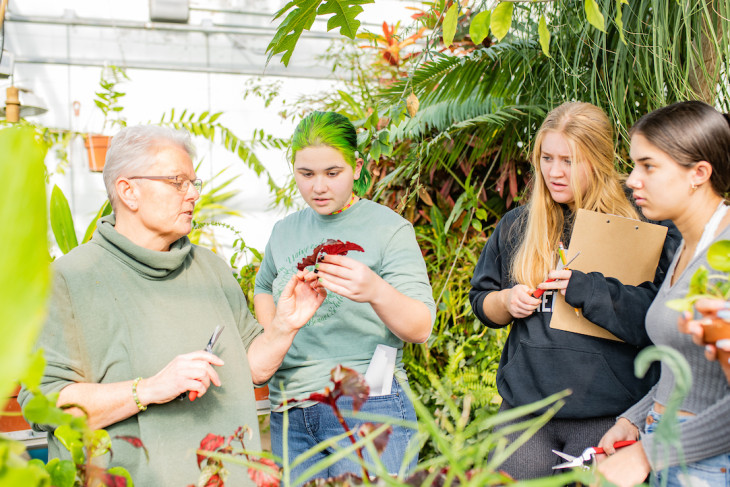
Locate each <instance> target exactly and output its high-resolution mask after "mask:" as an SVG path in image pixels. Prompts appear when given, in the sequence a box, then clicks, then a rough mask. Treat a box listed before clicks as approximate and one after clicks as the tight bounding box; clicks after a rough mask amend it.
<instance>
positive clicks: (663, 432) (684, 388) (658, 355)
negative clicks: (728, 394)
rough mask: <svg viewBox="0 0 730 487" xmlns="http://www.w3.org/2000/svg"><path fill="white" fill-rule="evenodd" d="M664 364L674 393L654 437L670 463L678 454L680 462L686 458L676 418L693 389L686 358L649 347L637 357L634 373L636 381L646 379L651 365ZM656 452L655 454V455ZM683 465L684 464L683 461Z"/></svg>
mask: <svg viewBox="0 0 730 487" xmlns="http://www.w3.org/2000/svg"><path fill="white" fill-rule="evenodd" d="M658 361H661V362H662V363H663V364H664V365H666V366H667V367H668V368H669V369H670V370H671V371H672V376H673V378H674V389H672V393H671V394H670V395H669V400H668V401H667V404H666V405H665V409H664V412H663V413H662V421H660V422H659V424H658V425H657V427H656V430H655V434H656V437H657V439H658V444H661V445H663V446H664V447H665V448H664V451H665V452H666V453H665V454H666V456H667V458H665V461H667V460H668V459H669V458H668V456H669V451H670V449H671V450H676V451H678V452H679V456H680V459H682V458H683V453H682V443H681V441H680V433H679V421H676V418H677V414H678V413H679V410H680V407H681V406H682V402H683V401H684V398H685V397H687V394H689V391H690V389H691V388H692V370H691V369H690V366H689V363H687V360H686V359H685V358H684V356H683V355H682V354H681V353H680V352H679V351H677V350H675V349H674V348H671V347H667V346H663V345H659V346H653V347H647V348H645V349H644V350H642V351H641V352H640V353H639V355H637V356H636V361H635V362H634V370H635V374H636V376H637V377H644V375H646V372H647V371H648V370H649V366H650V365H651V363H652V362H658ZM656 453H657V452H653V454H656ZM682 463H684V461H682Z"/></svg>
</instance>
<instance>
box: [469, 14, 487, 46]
mask: <svg viewBox="0 0 730 487" xmlns="http://www.w3.org/2000/svg"><path fill="white" fill-rule="evenodd" d="M491 18H492V12H491V11H489V10H482V11H481V12H479V13H478V14H476V15H475V16H474V17H472V19H471V23H470V24H469V37H471V40H472V41H473V42H474V44H481V43H482V41H483V40H484V39H485V38H486V37H487V36H488V35H489V25H490V23H491Z"/></svg>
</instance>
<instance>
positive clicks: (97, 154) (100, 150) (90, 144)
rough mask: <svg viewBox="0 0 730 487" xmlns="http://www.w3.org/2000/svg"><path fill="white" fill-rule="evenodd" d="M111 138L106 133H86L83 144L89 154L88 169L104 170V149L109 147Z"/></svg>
mask: <svg viewBox="0 0 730 487" xmlns="http://www.w3.org/2000/svg"><path fill="white" fill-rule="evenodd" d="M111 141H112V138H111V137H110V136H108V135H87V136H86V137H84V146H85V147H86V150H87V151H88V154H89V169H90V170H91V171H93V172H101V171H103V170H104V162H105V161H106V151H107V149H109V144H111Z"/></svg>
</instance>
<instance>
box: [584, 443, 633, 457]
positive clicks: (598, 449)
mask: <svg viewBox="0 0 730 487" xmlns="http://www.w3.org/2000/svg"><path fill="white" fill-rule="evenodd" d="M634 443H636V440H625V441H617V442H616V443H614V444H613V447H614V448H615V449H616V450H618V449H619V448H623V447H625V446H629V445H633V444H634ZM593 450H595V451H594V452H593V453H594V454H595V455H605V454H606V452H605V451H603V448H601V447H600V446H597V447H595V448H594V449H593Z"/></svg>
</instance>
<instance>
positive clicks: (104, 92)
mask: <svg viewBox="0 0 730 487" xmlns="http://www.w3.org/2000/svg"><path fill="white" fill-rule="evenodd" d="M125 80H129V77H128V76H127V73H126V70H125V69H124V68H122V67H119V66H115V65H113V64H112V65H108V66H105V67H104V68H102V70H101V76H100V77H99V88H101V89H100V90H99V91H97V92H96V93H95V95H96V98H94V104H96V106H97V107H98V108H99V110H101V113H102V114H103V115H104V125H103V126H102V130H104V129H105V128H106V125H107V123H110V124H111V126H112V127H113V126H114V125H118V126H119V127H120V128H121V127H125V126H126V125H127V122H126V121H125V120H124V119H123V118H122V117H121V113H122V110H123V109H124V106H123V105H121V104H120V100H121V99H122V97H124V96H126V93H122V92H121V91H117V85H118V84H119V83H121V82H123V81H125ZM112 115H113V116H114V118H112V119H111V120H110V117H111V116H112Z"/></svg>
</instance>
